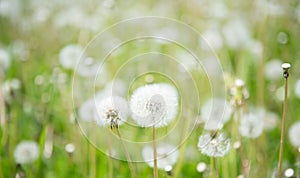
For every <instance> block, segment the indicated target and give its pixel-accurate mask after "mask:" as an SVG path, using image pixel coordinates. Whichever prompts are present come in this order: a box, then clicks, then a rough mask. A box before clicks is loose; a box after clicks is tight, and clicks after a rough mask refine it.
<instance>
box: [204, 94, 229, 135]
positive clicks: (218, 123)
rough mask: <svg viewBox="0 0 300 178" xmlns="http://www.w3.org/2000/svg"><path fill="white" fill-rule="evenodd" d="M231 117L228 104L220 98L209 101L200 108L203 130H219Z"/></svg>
mask: <svg viewBox="0 0 300 178" xmlns="http://www.w3.org/2000/svg"><path fill="white" fill-rule="evenodd" d="M231 115H232V108H231V106H230V104H229V103H228V102H227V101H226V100H225V99H221V98H212V99H209V100H208V101H207V102H206V103H205V104H204V105H203V107H202V108H201V116H202V119H203V121H204V122H205V126H204V129H205V130H219V129H221V128H222V127H223V125H224V124H225V123H226V122H228V121H229V119H230V117H231Z"/></svg>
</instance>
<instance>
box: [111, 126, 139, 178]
mask: <svg viewBox="0 0 300 178" xmlns="http://www.w3.org/2000/svg"><path fill="white" fill-rule="evenodd" d="M116 130H117V134H118V136H119V139H120V141H121V144H122V147H123V149H124V152H125V156H126V159H127V163H128V166H129V169H130V173H131V177H132V178H136V174H135V171H134V168H133V165H132V161H131V159H130V155H129V152H128V150H127V147H126V145H125V143H124V142H123V139H122V137H121V134H120V131H119V128H118V127H117V128H116Z"/></svg>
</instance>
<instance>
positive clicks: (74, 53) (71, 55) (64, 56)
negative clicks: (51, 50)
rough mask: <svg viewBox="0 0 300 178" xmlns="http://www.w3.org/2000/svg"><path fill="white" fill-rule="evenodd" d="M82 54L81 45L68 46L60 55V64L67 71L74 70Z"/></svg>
mask: <svg viewBox="0 0 300 178" xmlns="http://www.w3.org/2000/svg"><path fill="white" fill-rule="evenodd" d="M82 54H83V49H82V48H81V47H80V46H79V45H76V44H70V45H67V46H65V47H64V48H63V49H62V50H61V51H60V53H59V62H60V64H61V65H62V66H63V67H64V68H66V69H74V68H75V67H76V65H77V63H78V61H79V60H80V57H81V55H82Z"/></svg>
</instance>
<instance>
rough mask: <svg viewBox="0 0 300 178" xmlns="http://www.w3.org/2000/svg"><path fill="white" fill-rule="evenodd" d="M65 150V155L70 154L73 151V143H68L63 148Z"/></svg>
mask: <svg viewBox="0 0 300 178" xmlns="http://www.w3.org/2000/svg"><path fill="white" fill-rule="evenodd" d="M65 150H66V152H67V153H69V154H72V153H73V152H74V151H75V145H74V144H73V143H68V144H66V146H65Z"/></svg>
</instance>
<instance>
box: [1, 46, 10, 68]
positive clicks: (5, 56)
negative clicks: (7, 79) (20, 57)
mask: <svg viewBox="0 0 300 178" xmlns="http://www.w3.org/2000/svg"><path fill="white" fill-rule="evenodd" d="M9 66H10V55H9V53H8V52H7V51H6V50H4V49H0V68H2V70H5V69H7V68H8V67H9Z"/></svg>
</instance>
